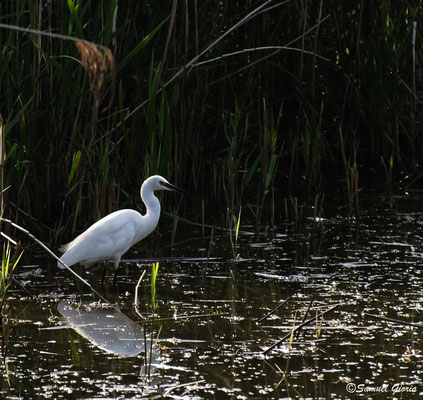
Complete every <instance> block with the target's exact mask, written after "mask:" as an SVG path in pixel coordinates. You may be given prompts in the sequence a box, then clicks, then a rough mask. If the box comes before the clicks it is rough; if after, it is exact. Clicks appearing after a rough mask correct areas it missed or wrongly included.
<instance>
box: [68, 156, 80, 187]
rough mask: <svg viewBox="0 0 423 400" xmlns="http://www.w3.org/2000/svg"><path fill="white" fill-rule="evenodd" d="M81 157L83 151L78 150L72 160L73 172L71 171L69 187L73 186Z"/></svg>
mask: <svg viewBox="0 0 423 400" xmlns="http://www.w3.org/2000/svg"><path fill="white" fill-rule="evenodd" d="M81 155H82V154H81V150H78V151H77V152H76V153H75V154H74V156H73V158H72V166H71V170H70V172H69V175H68V186H69V185H70V184H71V182H72V179H73V177H74V175H75V171H76V169H77V168H78V165H79V161H80V160H81Z"/></svg>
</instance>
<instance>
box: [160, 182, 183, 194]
mask: <svg viewBox="0 0 423 400" xmlns="http://www.w3.org/2000/svg"><path fill="white" fill-rule="evenodd" d="M160 185H162V186H164V187H165V188H166V190H173V191H175V192H179V193H183V194H188V195H189V193H188V192H187V191H186V190H184V189H181V188H179V187H178V186H175V185H171V184H170V183H168V182H163V181H160Z"/></svg>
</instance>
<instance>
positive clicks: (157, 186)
mask: <svg viewBox="0 0 423 400" xmlns="http://www.w3.org/2000/svg"><path fill="white" fill-rule="evenodd" d="M143 186H146V187H148V188H150V190H153V191H154V190H174V191H178V192H181V193H185V194H186V193H187V192H185V190H183V189H181V188H178V187H177V186H175V185H172V184H171V183H169V182H168V180H167V179H165V178H163V177H162V176H160V175H153V176H150V177H149V178H148V179H147V180H146V181H145V182H144V183H143Z"/></svg>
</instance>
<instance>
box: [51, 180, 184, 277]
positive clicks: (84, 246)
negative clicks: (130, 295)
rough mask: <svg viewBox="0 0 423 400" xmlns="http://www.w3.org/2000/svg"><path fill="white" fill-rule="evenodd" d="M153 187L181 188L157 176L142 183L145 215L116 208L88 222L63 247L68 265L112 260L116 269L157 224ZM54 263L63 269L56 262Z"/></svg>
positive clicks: (157, 202)
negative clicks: (91, 223) (93, 221)
mask: <svg viewBox="0 0 423 400" xmlns="http://www.w3.org/2000/svg"><path fill="white" fill-rule="evenodd" d="M155 190H176V191H179V192H182V193H186V192H185V191H184V190H182V189H180V188H178V187H176V186H174V185H171V184H170V183H169V182H168V181H167V180H166V179H165V178H163V177H162V176H160V175H154V176H150V177H149V178H148V179H146V180H145V181H144V183H143V184H142V186H141V199H142V201H143V202H144V204H145V207H146V213H145V215H142V214H140V213H139V212H137V211H135V210H131V209H125V210H119V211H115V212H113V213H111V214H109V215H107V216H106V217H104V218H102V219H100V220H99V221H97V222H96V223H95V224H94V225H91V226H90V227H89V228H88V229H87V230H86V231H85V232H83V233H81V234H80V235H79V236H78V237H76V238H75V239H74V240H73V241H72V242H70V243H68V244H66V245H64V246H62V247H61V248H60V250H61V251H63V252H64V254H63V255H62V257H61V258H60V260H61V261H63V262H64V263H65V264H66V265H67V266H68V267H70V266H72V265H74V264H77V263H80V264H82V265H85V266H89V265H92V264H94V263H96V262H99V261H114V266H115V275H114V281H116V271H117V268H118V267H119V263H120V259H121V257H122V255H123V254H124V253H126V252H127V251H128V250H129V249H130V248H131V247H132V246H133V245H134V244H135V243H137V242H139V241H140V240H142V239H144V238H145V237H146V236H148V235H149V234H150V233H151V232H153V231H154V229H155V228H156V226H157V223H158V222H159V217H160V202H159V200H158V199H157V197H156V196H155V195H154V191H155ZM57 265H58V266H59V267H60V268H62V269H63V268H64V267H63V266H62V264H61V263H60V262H59V261H58V262H57Z"/></svg>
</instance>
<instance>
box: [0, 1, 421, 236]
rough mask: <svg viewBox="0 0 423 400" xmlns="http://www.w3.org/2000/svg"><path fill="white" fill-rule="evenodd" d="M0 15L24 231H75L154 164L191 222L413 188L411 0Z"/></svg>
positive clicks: (2, 92) (102, 5) (132, 188)
mask: <svg viewBox="0 0 423 400" xmlns="http://www.w3.org/2000/svg"><path fill="white" fill-rule="evenodd" d="M0 23H2V24H8V25H10V27H2V28H1V29H0V44H1V62H0V113H1V116H2V118H3V121H4V133H5V146H4V150H3V154H4V161H3V174H4V182H3V188H4V198H5V205H6V209H5V214H6V215H7V216H9V217H12V218H14V219H15V220H16V221H17V222H19V221H20V220H22V219H23V220H24V223H25V225H26V226H28V225H32V224H33V225H35V226H38V227H42V225H45V226H47V227H49V228H52V232H54V233H55V235H56V237H57V235H60V233H61V232H62V231H63V229H68V230H69V231H70V230H79V229H82V228H83V227H85V226H86V225H88V224H89V223H91V222H92V221H93V220H94V219H96V218H98V217H100V216H103V215H104V214H105V213H107V212H110V211H112V210H115V209H117V208H119V207H125V206H127V207H134V206H135V204H136V203H137V202H139V197H138V196H139V186H140V184H141V182H142V181H143V179H145V177H147V176H148V175H151V174H153V173H160V174H162V175H164V176H166V177H167V178H168V179H169V180H171V181H172V182H174V183H175V184H178V185H180V186H183V187H185V188H186V189H188V190H189V191H191V192H193V193H195V194H196V195H197V196H198V197H196V196H194V197H193V198H191V199H188V200H185V201H184V202H183V204H184V206H183V207H182V209H181V210H180V212H181V213H182V214H184V215H187V216H189V217H190V218H191V219H194V220H195V219H198V220H199V219H200V218H201V213H202V209H204V208H206V209H207V210H208V211H209V212H210V213H211V215H213V213H215V214H221V215H222V214H224V215H226V216H227V217H229V220H231V215H232V213H237V212H238V211H237V210H238V209H239V207H240V206H245V205H247V204H248V205H251V206H250V208H251V209H254V210H255V218H256V222H260V220H261V219H262V218H269V215H263V214H262V212H261V210H262V208H263V207H265V206H266V205H268V203H269V202H272V201H273V200H272V199H273V197H272V196H270V195H269V193H273V194H274V193H275V192H276V193H277V194H278V195H282V196H289V195H292V196H297V195H301V196H304V198H305V199H307V198H308V199H310V201H312V199H313V198H314V196H315V195H316V193H324V192H325V190H326V188H327V186H328V185H329V182H331V183H332V182H333V181H334V180H336V182H338V184H339V182H341V183H342V185H343V191H344V193H345V199H346V204H348V206H349V209H350V211H351V212H354V211H356V209H357V196H358V190H359V187H360V186H361V185H364V184H369V183H370V179H369V178H371V180H381V181H382V182H386V183H387V184H388V185H389V186H390V185H392V184H395V183H396V182H397V181H399V180H400V179H401V181H402V182H404V179H403V174H409V175H408V178H407V179H406V183H407V184H409V185H414V186H415V185H418V184H419V178H420V168H419V165H420V163H421V159H422V150H421V149H422V145H421V140H422V138H421V120H422V104H421V98H422V36H421V34H420V33H419V32H421V29H420V27H421V24H422V23H423V21H422V20H421V2H408V1H402V0H401V1H399V0H397V1H388V0H383V1H369V0H362V1H342V2H340V1H335V0H298V1H294V0H291V1H282V2H278V1H244V2H237V1H223V2H215V1H201V2H199V1H197V0H186V1H181V0H180V1H176V0H174V1H173V2H172V1H154V2H147V1H138V0H137V1H131V0H128V1H117V0H103V1H81V2H78V1H73V0H68V1H63V0H62V1H53V2H45V1H42V0H39V1H32V2H28V1H24V0H15V1H10V2H6V3H2V4H1V6H0ZM11 26H19V27H22V28H26V29H32V30H36V31H42V32H44V33H45V34H44V35H40V34H37V33H34V32H33V33H29V32H26V33H25V32H21V31H16V30H14V29H12V27H11ZM413 30H414V32H415V33H416V35H415V45H413ZM53 34H62V35H69V36H72V37H74V38H80V39H85V40H87V41H90V42H92V43H95V44H98V45H102V46H104V48H103V47H95V46H93V47H89V45H88V44H85V45H83V46H85V47H84V48H83V51H78V48H77V46H75V42H74V41H70V40H65V39H63V38H58V37H54V36H52V35H53ZM84 43H85V42H84ZM90 49H91V53H89V54H88V56H87V57H88V58H86V59H85V61H84V58H83V57H84V56H83V54H84V51H89V50H90ZM93 49H94V50H93ZM107 49H110V53H108V50H107ZM80 50H81V49H80ZM111 55H112V56H111ZM165 200H166V201H167V202H172V201H173V202H175V203H174V205H176V204H177V203H176V202H177V201H179V200H175V199H171V198H170V196H169V197H166V199H165ZM45 226H44V227H45ZM44 227H43V229H44Z"/></svg>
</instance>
